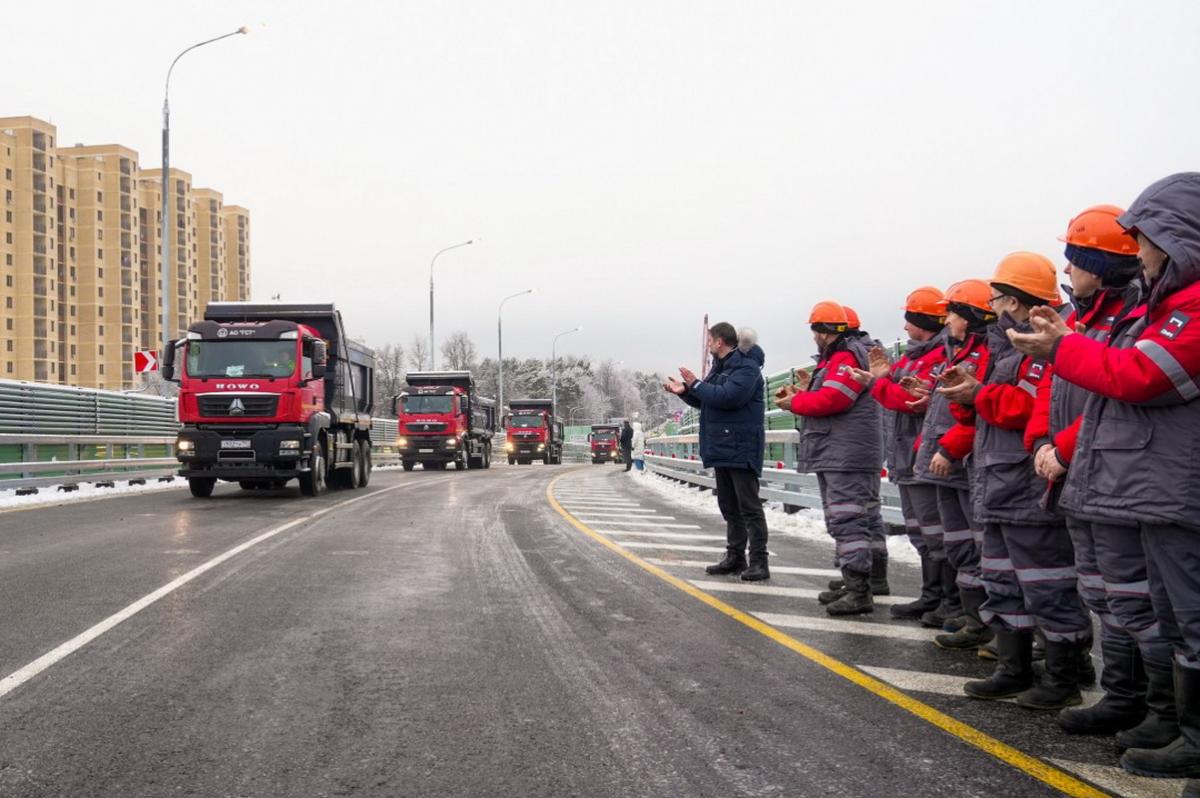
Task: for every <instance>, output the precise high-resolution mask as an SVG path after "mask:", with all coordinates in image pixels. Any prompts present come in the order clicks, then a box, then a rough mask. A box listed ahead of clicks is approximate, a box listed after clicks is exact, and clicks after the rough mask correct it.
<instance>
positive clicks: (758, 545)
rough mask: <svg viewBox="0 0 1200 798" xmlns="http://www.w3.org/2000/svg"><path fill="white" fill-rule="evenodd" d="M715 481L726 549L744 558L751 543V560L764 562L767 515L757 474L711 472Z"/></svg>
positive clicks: (739, 470)
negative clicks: (759, 559) (759, 496)
mask: <svg viewBox="0 0 1200 798" xmlns="http://www.w3.org/2000/svg"><path fill="white" fill-rule="evenodd" d="M713 472H714V474H715V476H716V479H717V506H719V507H720V508H721V516H722V517H723V518H724V519H725V548H726V549H728V551H729V553H730V554H734V555H744V554H745V552H746V544H747V543H749V544H750V559H752V560H753V559H756V558H761V559H766V556H767V516H766V514H765V513H764V512H763V508H762V502H761V501H759V499H758V474H756V473H754V472H753V471H751V470H750V469H749V468H723V467H721V466H717V467H716V468H714V469H713Z"/></svg>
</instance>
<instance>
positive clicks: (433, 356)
mask: <svg viewBox="0 0 1200 798" xmlns="http://www.w3.org/2000/svg"><path fill="white" fill-rule="evenodd" d="M474 243H475V239H473V238H472V239H471V240H470V241H464V242H462V243H461V244H455V245H453V246H450V247H446V248H445V249H439V250H438V251H437V252H435V253H433V260H431V261H429V370H430V371H436V370H437V349H436V348H435V347H434V345H433V264H435V263H437V259H438V256H439V255H441V254H442V253H443V252H449V251H450V250H452V249H458V248H459V247H465V246H468V245H470V244H474Z"/></svg>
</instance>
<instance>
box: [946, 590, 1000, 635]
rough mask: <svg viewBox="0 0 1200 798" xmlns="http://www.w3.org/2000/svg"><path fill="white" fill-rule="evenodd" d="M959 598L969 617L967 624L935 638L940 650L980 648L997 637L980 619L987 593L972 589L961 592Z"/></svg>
mask: <svg viewBox="0 0 1200 798" xmlns="http://www.w3.org/2000/svg"><path fill="white" fill-rule="evenodd" d="M958 596H959V600H960V601H962V606H963V614H964V615H966V616H967V623H966V624H965V625H964V626H963V627H962V628H961V629H959V630H958V631H957V632H953V633H951V634H943V635H938V636H937V637H935V638H933V644H934V645H935V646H937V647H938V648H950V649H960V650H965V649H971V648H979V647H980V646H981V645H983V644H984V643H986V642H988V641H989V640H991V639H992V637H993V636H994V635H995V633H994V632H993V631H992V630H991V629H989V628H988V626H987V624H985V623H984V622H983V620H982V619H981V618H980V617H979V608H980V607H982V606H983V602H984V601H986V600H987V593H986V592H984V591H983V590H981V589H979V588H971V589H969V590H967V589H962V590H959V591H958Z"/></svg>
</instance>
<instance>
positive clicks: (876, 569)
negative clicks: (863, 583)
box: [870, 549, 892, 596]
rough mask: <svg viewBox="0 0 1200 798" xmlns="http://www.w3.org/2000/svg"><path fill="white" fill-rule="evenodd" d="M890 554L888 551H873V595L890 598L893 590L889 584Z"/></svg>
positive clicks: (871, 580)
mask: <svg viewBox="0 0 1200 798" xmlns="http://www.w3.org/2000/svg"><path fill="white" fill-rule="evenodd" d="M887 576H888V553H887V549H872V550H871V579H870V582H871V595H872V596H890V595H891V594H892V588H891V586H890V585H889V584H888V578H887Z"/></svg>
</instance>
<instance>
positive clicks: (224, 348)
mask: <svg viewBox="0 0 1200 798" xmlns="http://www.w3.org/2000/svg"><path fill="white" fill-rule="evenodd" d="M296 348H297V347H296V342H295V341H188V344H187V374H188V376H189V377H290V376H291V375H293V374H295V373H296Z"/></svg>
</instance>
